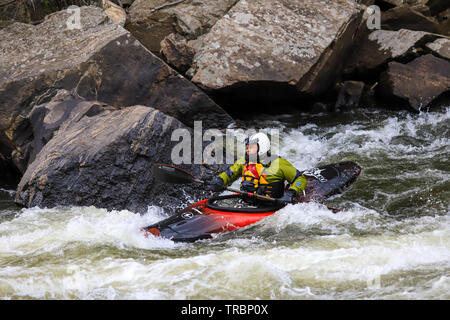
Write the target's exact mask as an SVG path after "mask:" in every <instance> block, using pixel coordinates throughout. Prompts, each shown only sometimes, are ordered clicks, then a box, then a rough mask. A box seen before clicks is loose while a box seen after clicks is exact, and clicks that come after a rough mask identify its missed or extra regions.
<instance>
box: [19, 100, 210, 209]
mask: <svg viewBox="0 0 450 320" xmlns="http://www.w3.org/2000/svg"><path fill="white" fill-rule="evenodd" d="M83 103H85V102H82V101H79V102H77V103H75V108H74V109H86V108H85V107H83ZM176 129H184V130H188V132H190V133H192V131H190V129H189V128H187V127H185V126H184V125H183V124H182V123H181V122H180V121H178V120H176V119H174V118H173V117H170V116H167V115H165V114H163V113H162V112H160V111H158V110H156V109H153V108H150V107H145V106H132V107H127V108H124V109H121V110H115V111H107V112H100V113H98V114H95V113H94V114H89V112H88V113H84V116H82V117H81V118H72V119H71V120H70V121H69V122H66V123H65V125H63V126H62V127H61V128H60V129H59V130H58V131H57V132H56V133H55V134H54V136H53V137H52V138H51V139H50V141H48V142H47V143H46V144H45V146H44V147H43V148H42V150H41V151H40V152H39V153H38V154H37V156H36V158H35V160H34V161H33V162H32V163H31V164H30V165H29V166H28V168H27V170H26V172H25V174H24V175H23V177H22V179H21V181H20V183H19V186H18V188H17V192H16V198H15V201H16V203H18V204H20V205H23V206H27V207H32V206H41V207H42V206H46V207H54V206H60V205H80V206H90V205H93V206H96V207H98V208H107V209H109V210H112V209H117V210H122V209H127V210H131V211H134V212H140V213H142V212H146V210H147V206H149V205H160V206H162V207H164V208H166V209H169V208H171V209H173V210H176V209H177V208H179V207H181V206H183V205H185V204H186V203H187V202H190V201H193V200H197V199H199V198H200V197H203V196H206V192H205V191H204V190H203V188H201V187H199V186H198V185H197V186H195V185H181V186H180V185H173V184H165V183H161V182H159V181H155V179H154V177H153V176H152V173H151V170H150V168H151V165H152V164H153V163H156V162H158V163H169V164H170V163H172V162H171V151H172V148H173V147H174V145H175V144H176V143H178V142H174V141H171V137H172V133H173V131H174V130H176ZM181 167H183V168H185V169H188V170H190V171H191V172H193V173H194V174H195V175H197V176H198V177H200V178H201V179H209V178H210V177H211V175H212V174H213V172H211V170H207V169H205V168H204V167H202V166H201V165H195V164H192V165H181Z"/></svg>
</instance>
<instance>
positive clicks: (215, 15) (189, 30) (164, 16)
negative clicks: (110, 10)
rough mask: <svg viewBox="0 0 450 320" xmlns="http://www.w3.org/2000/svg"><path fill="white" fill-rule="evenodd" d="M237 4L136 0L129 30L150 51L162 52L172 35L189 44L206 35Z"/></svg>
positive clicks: (228, 1) (202, 0) (226, 0)
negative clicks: (176, 35)
mask: <svg viewBox="0 0 450 320" xmlns="http://www.w3.org/2000/svg"><path fill="white" fill-rule="evenodd" d="M237 1H238V0H221V1H210V0H185V1H183V0H181V1H180V0H178V1H176V0H173V1H172V0H136V1H134V2H133V4H132V5H131V7H130V8H129V10H128V13H129V15H128V16H129V22H128V23H127V25H126V28H127V29H128V30H130V32H131V33H132V34H133V35H134V36H135V37H136V38H137V39H138V40H139V41H140V42H141V43H142V44H143V45H144V46H146V47H147V48H148V49H149V50H151V51H152V52H154V53H158V52H159V51H160V43H161V41H162V40H163V39H164V38H165V37H166V36H168V35H169V34H171V33H178V34H180V35H183V36H184V37H186V38H187V39H188V40H192V39H196V38H198V37H199V36H200V35H202V34H205V33H206V32H208V31H209V29H210V28H211V27H212V26H213V25H214V24H215V23H216V21H217V20H218V19H220V18H221V17H222V16H223V15H224V14H225V13H226V12H227V11H228V10H229V9H230V8H231V7H232V6H233V5H234V4H235V3H236V2H237Z"/></svg>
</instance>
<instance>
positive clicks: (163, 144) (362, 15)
mask: <svg viewBox="0 0 450 320" xmlns="http://www.w3.org/2000/svg"><path fill="white" fill-rule="evenodd" d="M446 2H447V1H445V0H442V1H439V0H409V1H402V0H384V1H371V0H367V1H355V0H318V1H311V0H298V1H297V0H295V1H292V0H271V1H269V0H254V1H250V0H229V1H214V0H185V1H183V0H178V1H175V0H174V1H171V0H136V1H134V2H133V1H130V0H124V1H119V0H117V1H116V2H111V1H108V0H102V1H91V2H89V3H88V2H82V3H80V2H71V3H67V2H64V4H63V3H61V2H58V1H48V2H45V3H44V2H37V3H34V2H33V6H30V5H29V3H28V2H27V1H25V0H23V1H21V0H17V1H7V0H0V28H1V29H0V61H1V63H0V181H1V183H0V186H7V187H9V188H11V187H16V186H17V192H16V202H17V203H18V204H20V205H24V206H48V207H51V206H56V205H95V206H97V207H102V208H108V209H112V208H116V209H125V208H126V209H130V210H134V211H136V212H143V211H145V210H146V207H147V205H151V204H162V203H167V202H170V203H172V204H173V205H174V206H175V207H176V206H177V205H179V204H182V203H184V202H185V201H187V199H188V198H189V197H193V198H198V197H202V196H204V195H205V193H204V192H203V191H201V190H196V188H194V187H190V188H186V187H183V188H181V187H173V186H171V187H170V188H168V187H167V186H163V185H159V184H156V183H155V181H154V179H153V177H152V175H151V172H150V170H149V167H150V166H151V164H152V163H154V162H166V163H167V162H169V163H170V162H171V161H170V156H171V150H172V148H173V146H174V143H175V142H174V141H171V134H172V132H173V130H175V129H186V130H188V131H190V132H192V130H193V123H194V121H202V122H203V127H204V129H207V128H217V129H225V128H226V127H228V126H230V125H232V124H233V123H234V122H235V121H237V120H239V118H240V116H244V115H248V114H249V113H252V112H255V111H261V110H263V111H264V112H268V113H272V114H277V113H280V112H287V113H292V114H295V113H298V112H300V111H301V112H308V111H309V112H316V111H320V112H323V111H326V112H339V111H341V110H344V109H348V108H359V107H378V108H386V107H389V108H403V109H407V110H410V111H411V112H417V111H427V110H436V109H439V108H442V107H443V106H448V105H449V101H450V38H449V36H450V25H449V21H450V19H449V14H450V10H449V8H448V4H447V3H446ZM69 4H76V5H78V6H79V7H70V8H68V9H67V5H69ZM85 4H90V6H83V5H85ZM371 5H377V6H378V7H377V8H381V11H380V16H379V18H380V27H381V29H369V28H368V25H369V24H368V19H372V18H373V15H371V14H372V13H373V12H372V11H370V10H367V8H368V6H371ZM372 8H373V7H372ZM49 11H50V12H49ZM53 11H54V12H53ZM203 147H205V145H204V146H203ZM186 168H188V169H189V170H191V171H192V172H194V173H195V174H197V175H198V176H201V177H202V178H204V179H208V178H209V177H210V176H211V175H212V174H213V173H214V170H213V169H217V168H208V167H205V166H202V165H189V166H186Z"/></svg>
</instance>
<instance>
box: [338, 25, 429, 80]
mask: <svg viewBox="0 0 450 320" xmlns="http://www.w3.org/2000/svg"><path fill="white" fill-rule="evenodd" d="M436 38H437V36H436V35H433V34H431V33H429V32H424V31H413V30H407V29H401V30H398V31H392V30H375V31H369V30H367V29H366V30H364V32H362V33H361V34H360V35H359V37H358V39H357V41H355V47H354V49H353V51H352V53H351V54H350V55H349V57H348V59H347V61H346V65H345V68H344V73H345V74H359V75H361V74H368V73H370V72H376V71H377V70H378V69H381V68H383V67H384V66H385V64H386V63H387V62H389V61H392V60H403V59H411V57H414V56H418V53H417V49H418V48H420V47H421V46H423V45H424V44H426V43H427V42H429V41H432V40H434V39H436Z"/></svg>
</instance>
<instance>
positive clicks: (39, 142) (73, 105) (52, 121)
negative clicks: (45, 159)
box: [12, 90, 117, 173]
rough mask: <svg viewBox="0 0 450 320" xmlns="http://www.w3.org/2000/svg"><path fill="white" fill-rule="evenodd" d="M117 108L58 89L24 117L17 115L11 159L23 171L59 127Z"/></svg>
mask: <svg viewBox="0 0 450 320" xmlns="http://www.w3.org/2000/svg"><path fill="white" fill-rule="evenodd" d="M116 109H117V108H115V107H112V106H109V105H106V104H104V103H102V102H98V101H84V100H83V99H80V98H79V97H76V96H74V95H72V94H70V93H69V92H68V91H66V90H59V91H58V93H57V94H56V96H55V97H53V98H52V100H51V101H50V102H49V103H45V104H42V105H38V106H35V107H34V108H33V109H32V110H31V111H30V113H29V115H28V116H27V117H24V118H21V122H20V126H19V128H20V129H18V130H17V131H16V132H15V142H16V146H15V147H16V150H14V151H13V152H12V162H13V163H14V165H15V166H16V167H17V168H18V169H19V170H20V172H22V173H24V172H25V170H26V168H27V166H28V164H29V163H31V162H33V160H34V159H35V157H36V155H37V154H38V153H39V152H40V151H41V149H42V148H43V146H44V145H45V144H46V143H47V142H48V141H50V139H52V137H53V135H54V133H55V132H57V131H58V130H59V129H60V128H61V126H63V127H64V126H68V125H70V124H71V123H73V122H77V121H78V120H79V119H80V118H82V117H83V116H93V115H95V114H98V113H100V112H103V111H106V110H116Z"/></svg>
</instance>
